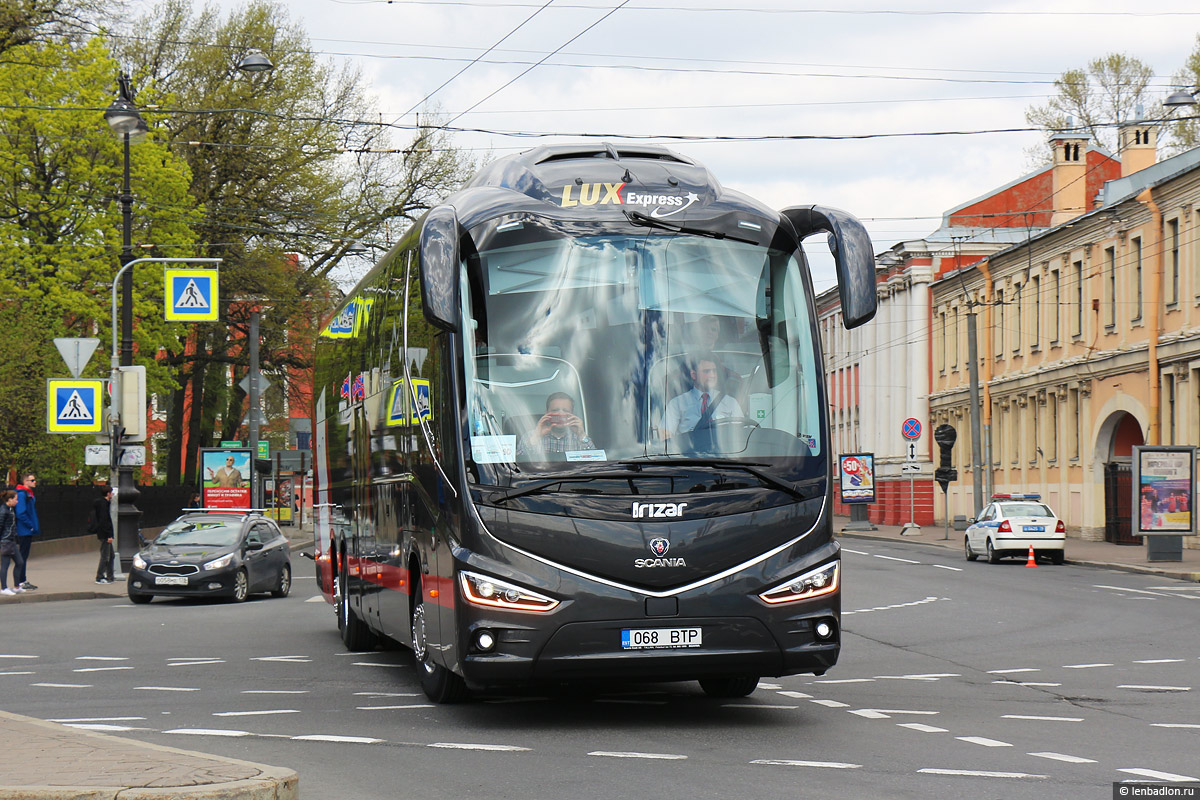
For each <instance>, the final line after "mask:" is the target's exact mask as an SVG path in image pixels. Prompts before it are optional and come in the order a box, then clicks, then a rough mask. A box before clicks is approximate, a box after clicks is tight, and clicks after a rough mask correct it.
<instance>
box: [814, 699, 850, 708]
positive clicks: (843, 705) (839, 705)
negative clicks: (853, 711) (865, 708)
mask: <svg viewBox="0 0 1200 800" xmlns="http://www.w3.org/2000/svg"><path fill="white" fill-rule="evenodd" d="M808 702H810V703H816V704H817V705H819V706H825V707H826V708H849V707H850V704H849V703H839V702H838V701H837V700H809V701H808Z"/></svg>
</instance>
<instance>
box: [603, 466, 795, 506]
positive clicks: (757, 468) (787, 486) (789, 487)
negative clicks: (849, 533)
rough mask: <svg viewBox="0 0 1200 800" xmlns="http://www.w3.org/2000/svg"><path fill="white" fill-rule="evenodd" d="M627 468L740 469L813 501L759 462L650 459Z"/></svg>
mask: <svg viewBox="0 0 1200 800" xmlns="http://www.w3.org/2000/svg"><path fill="white" fill-rule="evenodd" d="M620 463H622V464H624V465H625V466H628V467H631V468H633V469H638V468H639V467H641V466H644V465H645V466H654V467H712V468H713V469H738V470H741V471H742V472H748V473H750V474H751V475H753V476H754V477H756V478H758V479H759V480H760V481H762V482H763V483H764V484H766V485H767V486H770V487H771V488H772V489H778V490H779V491H781V492H786V493H788V494H790V495H791V496H792V497H795V498H796V499H797V500H809V499H811V498H810V497H809V496H808V495H807V494H805V493H804V490H803V489H800V488H798V487H797V486H796V485H795V484H794V483H790V482H789V481H785V480H780V479H779V478H776V477H775V476H774V475H772V474H771V473H769V472H764V471H763V470H762V469H760V467H769V466H771V465H770V464H764V463H762V462H758V461H722V460H719V459H713V458H659V459H648V460H645V461H622V462H620Z"/></svg>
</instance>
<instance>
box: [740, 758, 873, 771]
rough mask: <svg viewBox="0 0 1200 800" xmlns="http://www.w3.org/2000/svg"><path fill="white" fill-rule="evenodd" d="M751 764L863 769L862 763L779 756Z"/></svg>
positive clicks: (758, 760) (757, 760) (761, 759)
mask: <svg viewBox="0 0 1200 800" xmlns="http://www.w3.org/2000/svg"><path fill="white" fill-rule="evenodd" d="M750 763H751V764H763V765H766V766H769V767H816V768H818V769H861V768H862V764H846V763H843V762H840V761H791V760H787V759H779V758H759V759H755V760H754V761H751V762H750Z"/></svg>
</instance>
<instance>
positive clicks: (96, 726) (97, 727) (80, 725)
mask: <svg viewBox="0 0 1200 800" xmlns="http://www.w3.org/2000/svg"><path fill="white" fill-rule="evenodd" d="M65 726H66V727H68V728H77V729H78V730H81V731H109V732H113V733H119V732H121V731H145V730H149V728H135V727H134V726H132V725H113V724H112V723H105V722H67V723H65Z"/></svg>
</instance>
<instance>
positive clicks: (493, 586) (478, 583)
mask: <svg viewBox="0 0 1200 800" xmlns="http://www.w3.org/2000/svg"><path fill="white" fill-rule="evenodd" d="M458 580H459V583H460V584H461V585H462V592H463V597H465V598H466V599H467V601H468V602H470V603H474V604H475V605H479V606H491V607H492V608H504V609H507V610H509V611H542V612H545V611H552V610H553V609H555V608H556V607H558V601H557V600H552V599H550V598H549V597H546V596H545V595H540V594H538V593H537V592H534V591H531V590H529V589H524V588H522V587H520V586H517V585H516V584H513V583H509V582H508V581H502V580H500V579H499V578H492V577H489V576H487V575H478V574H476V573H474V572H465V571H464V572H460V573H458Z"/></svg>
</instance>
